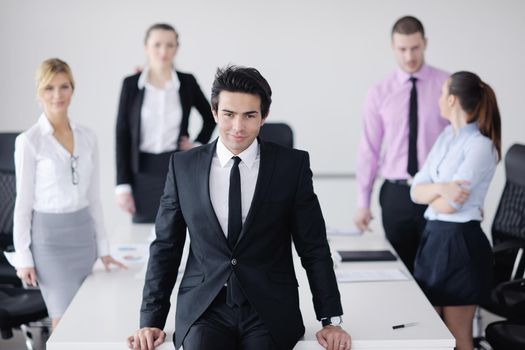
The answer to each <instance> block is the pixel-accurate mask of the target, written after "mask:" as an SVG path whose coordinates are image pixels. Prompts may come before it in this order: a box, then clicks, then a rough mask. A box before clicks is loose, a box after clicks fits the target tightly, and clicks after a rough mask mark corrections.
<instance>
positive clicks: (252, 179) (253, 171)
mask: <svg viewBox="0 0 525 350" xmlns="http://www.w3.org/2000/svg"><path fill="white" fill-rule="evenodd" d="M259 153H260V151H259V142H257V140H254V141H253V142H252V144H251V145H250V146H249V147H248V148H246V149H245V150H244V151H242V152H241V153H239V154H238V155H237V156H238V157H239V158H241V162H240V163H239V173H240V175H241V208H242V222H243V224H244V221H245V220H246V216H247V215H248V212H249V210H250V206H251V204H252V200H253V194H254V192H255V185H256V184H257V177H258V176H259V164H260V154H259ZM234 156H235V155H234V154H233V153H232V152H230V150H229V149H228V148H226V146H224V144H223V143H222V141H221V138H220V137H219V140H218V141H217V148H216V152H215V155H214V156H213V159H212V161H211V169H210V180H209V181H210V199H211V204H212V206H213V210H214V211H215V215H216V216H217V219H218V220H219V224H220V225H221V228H222V232H223V233H224V235H225V236H226V237H228V204H229V203H228V202H229V200H228V197H229V193H230V171H231V168H232V166H233V160H232V157H234Z"/></svg>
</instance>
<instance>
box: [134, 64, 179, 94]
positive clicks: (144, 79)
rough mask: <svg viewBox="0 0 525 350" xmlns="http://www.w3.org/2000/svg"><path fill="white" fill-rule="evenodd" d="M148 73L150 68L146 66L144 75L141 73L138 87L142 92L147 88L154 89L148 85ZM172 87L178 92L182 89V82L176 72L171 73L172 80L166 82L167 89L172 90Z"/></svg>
mask: <svg viewBox="0 0 525 350" xmlns="http://www.w3.org/2000/svg"><path fill="white" fill-rule="evenodd" d="M148 72H149V67H148V66H146V67H145V68H144V70H143V71H142V73H140V76H139V81H138V83H137V86H138V87H139V89H140V90H142V89H144V88H145V87H146V86H147V87H152V86H151V85H150V84H149V83H148ZM171 87H172V88H174V89H177V90H178V89H179V87H180V80H179V77H178V76H177V72H175V70H172V71H171V80H170V81H167V82H166V89H168V88H171Z"/></svg>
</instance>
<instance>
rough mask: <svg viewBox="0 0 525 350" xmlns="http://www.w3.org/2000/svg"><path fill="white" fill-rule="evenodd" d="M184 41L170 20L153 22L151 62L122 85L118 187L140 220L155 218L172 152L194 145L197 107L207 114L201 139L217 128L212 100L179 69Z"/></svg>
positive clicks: (148, 47) (124, 204) (122, 203)
mask: <svg viewBox="0 0 525 350" xmlns="http://www.w3.org/2000/svg"><path fill="white" fill-rule="evenodd" d="M178 40H179V38H178V34H177V32H176V31H175V29H174V28H173V27H172V26H170V25H169V24H164V23H159V24H154V25H152V26H151V27H150V28H149V29H148V30H147V32H146V38H145V40H144V45H145V48H144V50H145V52H146V56H147V59H148V65H147V67H146V68H145V69H144V70H143V71H142V72H141V73H138V74H135V75H132V76H129V77H127V78H126V79H124V83H123V85H122V92H121V96H120V103H119V109H118V115H117V127H116V142H117V145H116V146H117V151H116V156H117V187H116V189H115V192H116V196H117V204H118V205H119V207H120V208H121V209H122V210H124V211H125V212H128V213H130V214H132V215H133V222H135V223H153V222H155V217H156V215H157V209H158V207H159V201H160V197H161V195H162V192H163V190H164V182H165V179H166V174H167V172H168V164H169V159H170V156H171V154H172V153H173V152H174V151H185V150H188V149H190V148H192V147H193V146H194V143H192V142H191V141H190V140H189V137H188V136H189V134H188V124H189V117H190V112H191V109H192V107H195V108H196V109H197V110H198V111H199V113H200V115H201V116H202V129H201V131H200V134H199V135H198V136H197V138H196V139H195V142H196V144H203V143H207V142H208V141H209V140H210V137H211V134H212V132H213V129H214V128H215V122H214V120H213V116H212V113H211V107H210V104H209V103H208V100H207V99H206V97H204V94H203V93H202V91H201V89H200V87H199V85H198V84H197V81H196V80H195V78H194V77H193V75H191V74H186V73H181V72H179V71H176V70H175V69H174V66H173V59H174V58H175V54H176V53H177V49H178V46H179V41H178Z"/></svg>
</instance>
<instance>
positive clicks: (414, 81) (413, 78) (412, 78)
mask: <svg viewBox="0 0 525 350" xmlns="http://www.w3.org/2000/svg"><path fill="white" fill-rule="evenodd" d="M409 80H410V82H411V83H412V85H416V81H417V78H416V77H410V79H409Z"/></svg>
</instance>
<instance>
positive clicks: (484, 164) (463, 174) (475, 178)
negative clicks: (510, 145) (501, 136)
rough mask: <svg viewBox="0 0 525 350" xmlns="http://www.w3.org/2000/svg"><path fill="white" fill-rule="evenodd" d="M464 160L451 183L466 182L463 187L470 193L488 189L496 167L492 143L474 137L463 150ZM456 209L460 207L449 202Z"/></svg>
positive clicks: (484, 138) (485, 139)
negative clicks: (482, 188) (483, 188)
mask: <svg viewBox="0 0 525 350" xmlns="http://www.w3.org/2000/svg"><path fill="white" fill-rule="evenodd" d="M464 150H465V151H464V159H463V162H461V164H460V166H459V168H458V169H457V171H456V172H455V173H454V175H453V177H452V181H456V180H466V181H468V182H469V184H468V185H465V187H466V188H467V189H468V190H470V192H471V193H472V192H473V191H476V190H477V189H479V188H481V187H483V186H485V187H488V185H489V184H488V183H487V180H488V181H489V182H490V180H491V179H492V176H493V175H494V172H495V171H496V165H497V154H496V150H495V148H494V146H493V144H492V141H491V140H490V139H489V138H487V137H484V136H481V135H480V136H476V137H475V138H474V139H473V140H472V142H469V144H468V145H467V146H466V147H465V149H464ZM449 203H450V205H452V206H453V207H454V208H456V209H461V207H462V205H460V204H458V203H455V202H449Z"/></svg>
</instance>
